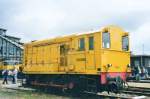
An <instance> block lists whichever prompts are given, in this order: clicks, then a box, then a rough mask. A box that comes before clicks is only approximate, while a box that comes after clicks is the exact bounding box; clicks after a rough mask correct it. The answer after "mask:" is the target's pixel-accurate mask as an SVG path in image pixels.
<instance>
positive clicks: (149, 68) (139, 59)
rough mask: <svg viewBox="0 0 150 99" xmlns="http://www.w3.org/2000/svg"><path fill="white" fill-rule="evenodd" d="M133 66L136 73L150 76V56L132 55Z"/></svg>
mask: <svg viewBox="0 0 150 99" xmlns="http://www.w3.org/2000/svg"><path fill="white" fill-rule="evenodd" d="M131 66H132V68H133V69H134V70H133V71H134V72H137V71H138V72H139V74H146V73H148V74H149V76H150V55H131ZM136 70H137V71H136Z"/></svg>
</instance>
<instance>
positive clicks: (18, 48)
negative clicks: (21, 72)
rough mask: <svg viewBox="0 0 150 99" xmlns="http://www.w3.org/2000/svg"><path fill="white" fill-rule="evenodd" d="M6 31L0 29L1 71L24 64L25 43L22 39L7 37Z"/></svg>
mask: <svg viewBox="0 0 150 99" xmlns="http://www.w3.org/2000/svg"><path fill="white" fill-rule="evenodd" d="M6 31H7V30H6V29H2V28H0V66H1V69H4V68H8V66H15V65H18V64H21V63H22V56H23V43H21V42H20V38H17V37H13V36H9V35H6Z"/></svg>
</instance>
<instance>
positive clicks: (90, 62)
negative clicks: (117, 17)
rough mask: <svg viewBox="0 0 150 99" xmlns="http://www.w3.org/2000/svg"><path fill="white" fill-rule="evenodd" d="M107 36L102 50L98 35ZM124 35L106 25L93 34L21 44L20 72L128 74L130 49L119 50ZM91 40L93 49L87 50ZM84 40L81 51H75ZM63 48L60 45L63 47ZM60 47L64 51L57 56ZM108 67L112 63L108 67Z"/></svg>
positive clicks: (122, 31) (115, 28) (121, 30)
mask: <svg viewBox="0 0 150 99" xmlns="http://www.w3.org/2000/svg"><path fill="white" fill-rule="evenodd" d="M105 31H108V32H109V33H110V40H111V47H110V48H108V49H105V48H103V47H102V32H105ZM125 35H128V33H127V32H125V31H124V30H123V29H121V28H120V27H117V26H106V27H104V28H102V29H101V30H99V31H97V32H92V33H85V34H80V35H71V36H65V37H59V38H55V39H48V40H43V41H35V42H31V43H28V44H25V51H24V62H23V63H24V64H23V67H24V73H26V74H37V73H38V74H65V73H70V74H94V75H99V74H100V72H127V71H128V72H130V69H129V68H128V67H127V65H128V64H130V50H129V51H123V50H122V37H123V36H125ZM91 36H93V37H94V50H89V49H88V48H89V43H88V38H89V37H91ZM80 38H84V39H85V50H84V51H80V50H79V48H78V46H79V45H78V44H79V39H80ZM63 45H64V46H63ZM60 46H63V47H62V49H63V48H65V52H63V53H61V52H60V50H62V49H60ZM108 64H112V66H110V67H109V68H108Z"/></svg>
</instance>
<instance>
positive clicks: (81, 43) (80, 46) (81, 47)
mask: <svg viewBox="0 0 150 99" xmlns="http://www.w3.org/2000/svg"><path fill="white" fill-rule="evenodd" d="M78 43H79V44H78V45H79V51H83V50H85V40H84V38H80V39H79V42H78Z"/></svg>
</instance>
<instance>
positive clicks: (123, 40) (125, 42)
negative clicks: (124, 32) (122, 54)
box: [122, 36, 129, 51]
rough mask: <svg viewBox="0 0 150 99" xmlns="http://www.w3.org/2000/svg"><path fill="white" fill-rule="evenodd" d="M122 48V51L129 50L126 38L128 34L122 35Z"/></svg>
mask: <svg viewBox="0 0 150 99" xmlns="http://www.w3.org/2000/svg"><path fill="white" fill-rule="evenodd" d="M122 50H123V51H128V50H129V38H128V36H123V37H122Z"/></svg>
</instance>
